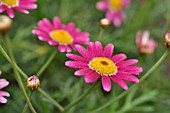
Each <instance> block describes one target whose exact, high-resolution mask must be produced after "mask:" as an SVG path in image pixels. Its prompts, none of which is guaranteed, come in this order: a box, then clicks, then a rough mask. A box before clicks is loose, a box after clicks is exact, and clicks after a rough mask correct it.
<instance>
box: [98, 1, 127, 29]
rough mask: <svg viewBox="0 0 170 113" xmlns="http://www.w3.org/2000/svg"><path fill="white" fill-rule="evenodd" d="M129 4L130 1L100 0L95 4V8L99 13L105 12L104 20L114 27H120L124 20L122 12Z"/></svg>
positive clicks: (124, 16)
mask: <svg viewBox="0 0 170 113" xmlns="http://www.w3.org/2000/svg"><path fill="white" fill-rule="evenodd" d="M129 4H130V0H102V1H99V2H98V3H97V4H96V8H97V9H98V10H100V11H106V18H107V19H109V20H110V21H111V22H113V24H114V25H115V27H120V26H121V24H122V22H124V21H125V20H126V15H125V13H124V12H123V10H124V9H125V8H127V7H128V6H129Z"/></svg>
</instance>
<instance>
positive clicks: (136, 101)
mask: <svg viewBox="0 0 170 113" xmlns="http://www.w3.org/2000/svg"><path fill="white" fill-rule="evenodd" d="M97 2H98V0H38V2H37V4H38V9H36V10H32V11H30V14H29V15H25V14H22V13H18V12H15V13H16V17H15V18H14V19H13V26H12V29H11V30H10V32H9V36H10V38H11V40H12V43H13V48H14V52H15V58H16V61H17V64H18V65H19V67H21V69H22V70H23V71H24V72H25V73H26V74H27V75H33V74H35V73H37V71H38V70H39V69H40V68H41V67H42V65H43V64H44V63H45V61H46V60H47V59H48V57H49V56H50V54H51V53H52V52H53V51H55V50H57V47H55V46H54V47H51V46H50V45H48V43H46V42H42V41H39V40H38V38H37V36H35V35H33V34H32V30H33V28H34V27H35V26H37V22H38V21H39V20H40V19H42V18H44V17H45V18H48V19H50V20H52V18H53V17H54V16H58V17H59V18H60V19H61V22H62V23H64V24H67V23H69V22H74V23H75V24H76V27H77V28H80V29H81V31H84V32H89V33H90V41H96V40H97V37H98V34H99V32H100V28H101V27H100V24H99V22H100V19H102V18H103V17H105V12H100V11H98V10H97V9H96V3H97ZM125 13H126V15H127V20H126V22H125V23H124V24H123V25H122V26H121V27H119V28H115V27H114V26H113V25H112V24H111V25H110V26H109V27H108V28H106V29H105V31H104V34H103V37H102V39H101V42H102V44H103V45H104V46H105V45H106V44H108V43H113V44H114V46H115V50H114V54H118V53H125V54H127V57H128V59H131V58H137V59H139V63H138V64H137V65H139V66H141V67H143V72H142V73H141V74H140V75H139V76H138V77H139V78H141V77H142V75H143V74H144V73H145V72H147V71H148V70H149V69H150V68H151V67H152V66H153V65H154V64H155V62H156V61H157V60H158V59H159V58H160V57H161V56H162V54H163V53H164V51H166V49H167V48H166V46H165V45H164V42H163V41H164V36H165V34H166V32H167V31H168V30H169V28H170V1H169V0H131V4H130V6H129V8H127V9H126V10H125ZM3 14H6V13H3ZM139 30H141V31H144V30H149V31H150V36H151V38H153V39H154V40H155V41H156V42H158V48H157V50H156V51H155V52H154V53H152V54H150V55H140V54H139V53H138V50H137V44H136V40H135V37H136V33H137V31H139ZM0 43H1V44H2V45H4V44H3V42H2V39H0ZM74 53H76V52H74ZM67 60H68V59H67V58H66V57H65V53H60V52H57V55H56V57H55V58H54V60H53V61H52V63H51V64H50V65H49V66H48V68H47V69H46V71H45V72H44V73H43V74H42V75H41V78H40V81H41V88H42V89H44V90H45V91H46V92H47V93H48V94H49V95H51V96H52V97H53V98H54V99H55V100H57V101H58V102H59V103H60V104H61V105H63V106H66V105H68V103H70V102H72V101H73V100H75V99H76V98H78V97H79V96H80V95H81V94H83V92H85V91H86V90H87V89H89V88H90V87H91V86H92V84H86V83H85V82H84V80H83V77H76V76H74V75H73V74H74V71H75V70H74V69H71V68H68V67H66V66H65V65H64V63H65V61H67ZM0 69H1V70H2V72H3V73H2V75H1V76H0V78H6V79H7V80H8V81H9V82H10V85H9V86H8V87H6V88H4V89H3V90H5V91H8V92H9V93H10V95H11V96H10V97H9V98H8V102H7V104H0V113H3V112H6V113H21V111H22V109H23V108H24V105H25V101H24V98H23V96H22V93H21V91H20V89H19V87H18V84H17V82H16V79H15V76H14V73H13V70H12V67H11V65H10V64H9V62H8V61H7V60H6V59H5V58H4V57H3V55H2V54H0ZM169 69H170V58H167V59H166V60H165V61H164V63H163V64H161V65H160V66H159V68H157V69H156V70H155V71H154V72H152V73H151V75H150V76H149V77H148V78H147V79H146V80H144V81H143V82H142V83H140V84H139V85H138V87H136V88H134V89H133V90H131V91H130V93H128V94H127V95H126V96H125V97H123V98H121V99H120V100H119V101H116V102H114V103H112V104H111V105H110V106H108V107H106V108H104V109H103V110H101V111H98V112H97V113H169V111H170V82H169V81H170V71H169ZM23 81H25V79H23ZM25 82H26V81H25ZM112 85H113V88H112V90H111V92H109V93H106V92H104V91H103V90H102V88H101V84H99V85H98V86H97V87H96V88H95V89H94V90H93V91H92V92H91V93H90V94H89V95H88V96H87V97H85V98H84V99H83V100H82V101H80V102H79V103H78V104H77V105H75V106H74V107H72V108H71V109H70V110H68V113H89V112H90V111H92V110H94V109H97V108H98V107H99V106H101V105H103V104H105V103H107V102H108V101H109V100H110V99H112V98H116V96H118V95H119V94H120V93H121V92H123V91H124V90H123V89H121V88H120V87H119V86H118V85H116V84H115V83H113V82H112ZM131 85H132V84H131V83H128V86H129V87H130V86H131ZM27 92H29V91H27ZM31 102H32V104H33V106H34V107H35V109H36V110H37V112H38V113H59V110H58V109H57V108H56V107H55V106H53V104H52V103H51V102H50V101H49V100H48V99H47V98H45V97H44V96H43V95H41V94H40V93H39V92H38V91H35V92H34V94H33V96H32V100H31ZM27 113H30V111H29V110H27Z"/></svg>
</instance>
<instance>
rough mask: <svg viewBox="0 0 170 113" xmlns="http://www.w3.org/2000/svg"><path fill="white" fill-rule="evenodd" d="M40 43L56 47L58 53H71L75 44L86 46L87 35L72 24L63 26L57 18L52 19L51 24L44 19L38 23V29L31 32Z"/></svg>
mask: <svg viewBox="0 0 170 113" xmlns="http://www.w3.org/2000/svg"><path fill="white" fill-rule="evenodd" d="M32 33H33V34H35V35H38V38H39V39H40V40H42V41H46V42H48V43H49V44H50V45H52V46H56V45H58V50H59V51H60V52H65V51H66V52H71V50H72V49H71V48H74V46H75V44H87V43H88V42H89V34H88V33H87V32H81V31H80V29H76V28H75V25H74V23H69V24H68V25H63V24H61V22H60V19H59V18H58V17H54V18H53V23H51V22H50V21H49V20H48V19H46V18H44V19H42V20H40V21H39V22H38V27H37V28H35V29H34V30H33V31H32Z"/></svg>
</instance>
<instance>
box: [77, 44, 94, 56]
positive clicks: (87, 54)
mask: <svg viewBox="0 0 170 113" xmlns="http://www.w3.org/2000/svg"><path fill="white" fill-rule="evenodd" d="M75 48H76V50H77V51H78V52H79V53H80V54H81V55H82V56H83V57H85V58H89V59H90V58H91V55H90V54H89V51H87V50H86V49H85V48H84V47H82V46H80V45H78V44H77V45H75Z"/></svg>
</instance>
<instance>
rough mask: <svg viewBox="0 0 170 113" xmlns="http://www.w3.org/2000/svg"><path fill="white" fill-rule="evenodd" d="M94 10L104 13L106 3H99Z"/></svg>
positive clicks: (106, 6)
mask: <svg viewBox="0 0 170 113" xmlns="http://www.w3.org/2000/svg"><path fill="white" fill-rule="evenodd" d="M96 8H97V9H98V10H100V11H105V10H107V8H108V3H107V2H106V1H100V2H98V3H97V4H96Z"/></svg>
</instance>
